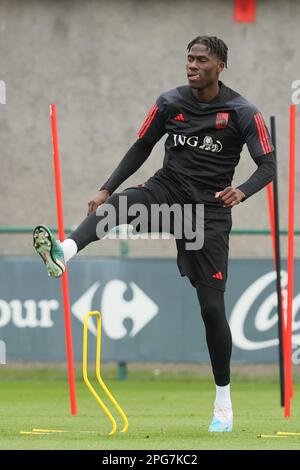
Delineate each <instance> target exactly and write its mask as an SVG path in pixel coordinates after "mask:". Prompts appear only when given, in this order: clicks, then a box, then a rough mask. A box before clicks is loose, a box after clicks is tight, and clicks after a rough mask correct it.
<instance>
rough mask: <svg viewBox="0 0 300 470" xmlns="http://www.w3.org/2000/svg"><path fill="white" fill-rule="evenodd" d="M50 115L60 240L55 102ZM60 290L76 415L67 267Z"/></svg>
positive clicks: (59, 188) (61, 228) (61, 206)
mask: <svg viewBox="0 0 300 470" xmlns="http://www.w3.org/2000/svg"><path fill="white" fill-rule="evenodd" d="M50 116H51V131H52V143H53V162H54V177H55V190H56V207H57V219H58V236H59V240H61V241H62V240H64V239H65V229H64V217H63V203H62V187H61V175H60V161H59V147H58V133H57V119H56V105H55V104H51V105H50ZM62 292H63V302H64V317H65V332H66V348H67V363H68V375H69V389H70V405H71V413H72V415H76V413H77V409H76V385H75V371H74V358H73V345H72V326H71V309H70V296H69V283H68V272H67V269H66V271H65V273H64V274H63V276H62Z"/></svg>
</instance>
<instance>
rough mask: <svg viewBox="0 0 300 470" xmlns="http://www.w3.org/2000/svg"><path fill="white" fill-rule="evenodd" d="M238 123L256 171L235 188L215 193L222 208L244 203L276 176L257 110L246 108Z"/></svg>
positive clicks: (260, 116) (268, 137)
mask: <svg viewBox="0 0 300 470" xmlns="http://www.w3.org/2000/svg"><path fill="white" fill-rule="evenodd" d="M239 123H240V127H241V131H242V135H243V137H244V141H245V142H246V144H247V147H248V150H249V152H250V155H251V157H252V159H253V161H254V162H255V163H256V165H257V169H256V170H255V172H254V173H253V174H252V175H251V176H250V177H249V178H248V179H247V181H245V182H244V183H243V184H241V185H239V186H238V187H237V188H233V187H231V186H230V187H227V188H225V189H224V190H223V191H220V192H218V193H216V195H215V196H216V198H218V199H219V200H221V201H222V203H223V207H233V206H236V205H237V204H239V203H240V202H242V201H245V200H246V199H248V198H249V197H250V196H252V195H253V194H255V193H257V192H258V191H260V190H261V189H262V188H264V187H265V186H266V185H267V184H268V183H270V182H271V181H273V179H274V178H275V174H276V164H275V158H274V153H273V150H274V147H273V145H272V142H271V139H270V135H269V132H268V129H267V127H266V124H265V122H264V119H263V117H262V115H261V113H260V112H259V111H258V110H257V109H253V108H250V109H249V108H246V109H245V110H244V111H243V112H242V113H241V114H240V116H239Z"/></svg>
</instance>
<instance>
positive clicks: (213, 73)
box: [186, 44, 224, 90]
mask: <svg viewBox="0 0 300 470" xmlns="http://www.w3.org/2000/svg"><path fill="white" fill-rule="evenodd" d="M223 69H224V62H222V61H221V60H220V59H219V58H218V57H217V56H215V55H214V54H210V53H209V50H208V49H207V48H206V46H205V45H204V44H194V45H193V47H192V48H191V49H190V51H189V52H188V55H187V64H186V71H187V77H188V81H189V84H190V86H191V87H192V88H196V89H198V90H201V89H203V88H207V87H208V86H210V85H212V84H214V83H215V82H216V81H218V78H219V74H220V73H221V72H222V70H223Z"/></svg>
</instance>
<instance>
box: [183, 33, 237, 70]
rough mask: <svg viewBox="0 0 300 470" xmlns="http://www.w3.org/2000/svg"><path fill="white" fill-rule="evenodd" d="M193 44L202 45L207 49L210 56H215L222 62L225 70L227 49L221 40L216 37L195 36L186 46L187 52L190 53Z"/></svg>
mask: <svg viewBox="0 0 300 470" xmlns="http://www.w3.org/2000/svg"><path fill="white" fill-rule="evenodd" d="M194 44H204V46H206V47H207V49H209V52H210V53H211V54H215V55H216V56H217V57H219V59H221V61H222V62H224V64H225V67H226V68H227V53H228V47H227V46H226V44H225V42H224V41H222V39H219V38H217V37H216V36H197V37H196V38H195V39H193V40H192V41H191V42H190V43H189V44H188V46H187V50H188V51H190V50H191V48H192V47H193V45H194Z"/></svg>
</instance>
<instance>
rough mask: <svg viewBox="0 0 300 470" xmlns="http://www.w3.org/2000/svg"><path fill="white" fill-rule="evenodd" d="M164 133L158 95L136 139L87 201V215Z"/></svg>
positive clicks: (137, 166)
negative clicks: (95, 193) (96, 192)
mask: <svg viewBox="0 0 300 470" xmlns="http://www.w3.org/2000/svg"><path fill="white" fill-rule="evenodd" d="M165 133H166V128H165V118H164V105H163V98H162V97H160V98H158V100H157V101H156V103H155V104H154V105H153V106H152V108H151V109H150V111H149V113H148V115H147V117H146V119H145V120H144V122H143V124H142V126H141V127H140V130H139V131H138V137H139V138H138V140H137V141H136V142H135V143H134V144H133V145H132V146H131V147H130V149H129V150H128V152H127V153H126V155H125V156H124V157H123V159H122V160H121V162H120V163H119V165H118V166H117V168H116V169H115V171H114V172H113V173H112V175H111V176H110V177H109V179H108V180H107V181H106V183H105V184H103V185H102V186H101V188H100V190H99V193H98V194H97V196H96V197H94V198H93V199H92V200H91V201H90V202H89V203H88V215H89V214H91V213H92V212H94V211H95V210H96V208H97V207H98V206H99V205H100V204H103V203H104V202H105V201H106V200H107V199H108V197H109V196H110V195H111V194H112V193H113V192H114V191H115V190H116V189H117V188H118V187H119V186H120V185H121V184H122V183H123V182H124V181H125V180H126V179H127V178H129V177H130V176H131V175H133V174H134V173H135V172H136V171H137V170H138V169H139V168H140V167H141V166H142V164H143V163H144V162H145V161H146V160H147V158H148V157H149V155H150V153H151V151H152V149H153V147H154V145H155V144H156V143H157V142H158V141H159V140H160V139H161V137H162V136H163V135H164V134H165Z"/></svg>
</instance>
